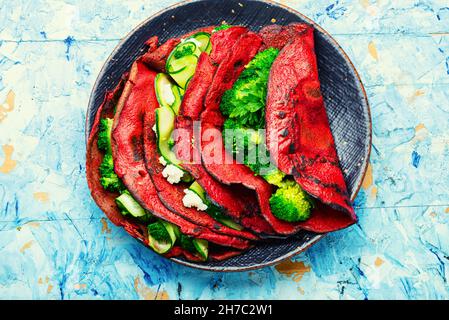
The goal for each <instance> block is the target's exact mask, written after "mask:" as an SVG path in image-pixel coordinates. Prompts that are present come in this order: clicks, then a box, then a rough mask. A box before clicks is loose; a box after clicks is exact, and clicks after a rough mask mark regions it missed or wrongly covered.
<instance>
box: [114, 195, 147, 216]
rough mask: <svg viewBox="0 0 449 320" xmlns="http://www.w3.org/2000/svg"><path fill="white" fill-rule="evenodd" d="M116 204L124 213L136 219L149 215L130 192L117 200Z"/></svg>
mask: <svg viewBox="0 0 449 320" xmlns="http://www.w3.org/2000/svg"><path fill="white" fill-rule="evenodd" d="M115 202H116V203H117V206H118V207H119V209H120V210H121V211H122V213H125V214H127V213H129V214H131V215H132V216H133V217H135V218H140V217H144V216H145V215H146V214H147V212H146V211H145V209H144V208H142V206H141V205H140V204H139V203H138V202H137V201H136V200H135V199H134V198H133V197H132V196H131V194H129V193H128V192H124V193H122V194H121V195H120V196H119V197H117V198H116V199H115Z"/></svg>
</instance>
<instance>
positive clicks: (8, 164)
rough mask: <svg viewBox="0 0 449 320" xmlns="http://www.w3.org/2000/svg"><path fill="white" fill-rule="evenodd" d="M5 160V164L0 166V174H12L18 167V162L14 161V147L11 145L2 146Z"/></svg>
mask: <svg viewBox="0 0 449 320" xmlns="http://www.w3.org/2000/svg"><path fill="white" fill-rule="evenodd" d="M2 150H3V154H4V160H3V164H2V165H0V173H4V174H7V173H10V172H11V171H12V170H14V168H15V167H16V165H17V161H16V160H13V159H12V154H13V152H14V147H13V146H12V145H9V144H5V145H3V146H2Z"/></svg>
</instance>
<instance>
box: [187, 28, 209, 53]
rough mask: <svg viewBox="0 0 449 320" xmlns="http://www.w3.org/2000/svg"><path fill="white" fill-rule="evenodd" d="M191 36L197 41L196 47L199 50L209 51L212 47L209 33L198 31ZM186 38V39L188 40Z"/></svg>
mask: <svg viewBox="0 0 449 320" xmlns="http://www.w3.org/2000/svg"><path fill="white" fill-rule="evenodd" d="M191 38H193V39H195V40H196V42H197V47H198V48H199V49H200V51H201V52H206V53H210V49H212V44H211V42H210V34H209V33H207V32H198V33H196V34H194V35H193V36H192V37H191ZM189 39H190V38H188V39H187V40H186V41H188V40H189ZM208 50H209V51H208Z"/></svg>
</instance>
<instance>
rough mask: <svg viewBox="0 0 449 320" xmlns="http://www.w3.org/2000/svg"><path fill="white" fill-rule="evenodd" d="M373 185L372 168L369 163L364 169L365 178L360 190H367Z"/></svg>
mask: <svg viewBox="0 0 449 320" xmlns="http://www.w3.org/2000/svg"><path fill="white" fill-rule="evenodd" d="M372 185H373V166H372V165H371V163H368V167H367V168H366V173H365V178H363V182H362V188H363V189H365V190H366V189H368V188H370V187H371V186H372Z"/></svg>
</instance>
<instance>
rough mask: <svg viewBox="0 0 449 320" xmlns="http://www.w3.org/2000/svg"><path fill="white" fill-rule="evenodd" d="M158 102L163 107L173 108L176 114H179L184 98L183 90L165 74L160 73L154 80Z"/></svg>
mask: <svg viewBox="0 0 449 320" xmlns="http://www.w3.org/2000/svg"><path fill="white" fill-rule="evenodd" d="M154 88H155V91H156V97H157V101H158V102H159V105H160V106H161V107H166V108H171V109H172V110H173V112H174V113H175V114H178V113H179V108H180V107H181V102H182V96H183V93H182V92H181V88H180V87H178V86H177V85H176V84H175V83H174V82H173V80H172V78H170V77H169V76H168V75H166V74H165V73H158V74H157V75H156V78H155V80H154Z"/></svg>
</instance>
